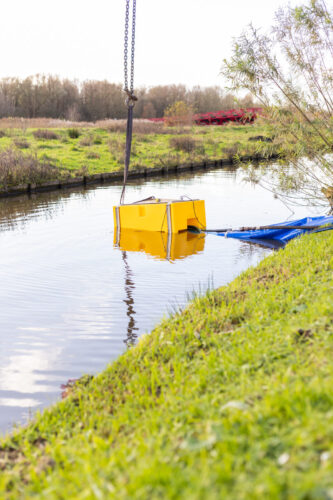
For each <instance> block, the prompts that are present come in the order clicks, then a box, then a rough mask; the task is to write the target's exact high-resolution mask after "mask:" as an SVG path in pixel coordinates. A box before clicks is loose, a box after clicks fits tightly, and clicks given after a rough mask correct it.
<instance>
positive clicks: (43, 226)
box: [0, 169, 313, 434]
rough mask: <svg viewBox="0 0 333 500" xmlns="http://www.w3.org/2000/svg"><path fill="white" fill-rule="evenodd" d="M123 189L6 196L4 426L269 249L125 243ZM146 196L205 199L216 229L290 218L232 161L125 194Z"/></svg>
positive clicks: (1, 337)
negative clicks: (117, 226)
mask: <svg viewBox="0 0 333 500" xmlns="http://www.w3.org/2000/svg"><path fill="white" fill-rule="evenodd" d="M119 195H120V186H115V185H112V186H99V187H94V188H91V189H82V190H81V189H78V190H76V191H71V192H66V191H63V192H60V191H58V192H53V193H41V194H37V195H34V196H32V197H30V198H29V197H28V196H22V197H18V198H12V199H3V200H0V284H1V286H0V434H1V433H2V434H3V433H5V432H6V431H9V430H10V429H11V428H12V426H13V425H14V424H15V423H25V422H27V420H28V419H29V418H31V417H32V416H33V414H34V412H35V411H36V410H38V409H42V408H43V407H45V406H47V405H50V404H52V403H53V402H54V401H56V400H58V399H59V398H60V397H61V385H62V384H66V382H67V381H68V379H75V378H78V377H80V376H82V375H83V374H86V373H90V374H94V373H97V372H99V371H101V370H103V368H105V367H106V366H107V364H108V363H110V362H112V360H114V359H115V358H116V357H117V356H119V355H120V354H121V353H122V352H124V350H125V349H127V346H128V345H130V344H132V343H133V342H135V340H136V339H137V338H138V337H139V336H140V335H141V334H142V333H144V332H148V331H150V330H151V329H152V328H153V327H154V325H156V324H157V323H158V322H159V321H160V320H161V318H162V317H163V316H165V315H168V314H170V313H171V312H172V311H173V310H175V308H179V307H183V306H184V305H185V304H186V301H187V298H188V294H191V293H193V292H195V291H197V292H198V291H199V292H201V293H202V292H203V291H204V290H206V289H207V288H208V287H209V286H214V287H217V286H221V285H225V284H226V283H228V282H230V281H231V280H232V279H233V278H235V277H236V276H237V275H238V274H239V273H240V272H242V271H243V270H245V269H247V268H248V267H249V266H253V265H255V264H257V263H258V261H259V260H260V259H262V258H263V257H264V256H265V255H268V254H269V252H270V250H267V249H264V248H261V247H258V246H253V245H249V244H247V243H244V242H241V241H235V240H231V239H225V238H222V237H218V236H214V235H208V236H206V237H202V235H200V236H193V235H187V234H184V235H181V236H180V237H179V238H178V239H175V240H173V241H169V242H167V241H166V240H165V238H162V236H161V234H158V235H150V236H149V235H146V236H145V237H141V238H140V237H137V235H133V234H125V235H124V236H123V237H122V239H121V241H120V242H119V244H120V248H119V246H118V247H117V246H115V240H114V232H113V217H112V206H113V205H114V204H117V203H118V201H119ZM151 195H155V196H157V197H167V198H170V197H171V198H179V197H180V196H182V195H186V196H189V197H191V198H202V199H204V200H205V201H206V215H207V226H208V227H209V228H219V227H220V228H221V227H222V228H223V227H230V226H233V227H237V226H242V225H249V226H251V225H260V224H266V223H274V222H280V221H283V220H285V219H287V218H288V217H289V216H290V212H289V211H288V209H287V208H286V206H285V205H283V204H282V203H281V202H280V201H279V200H277V199H274V197H273V195H272V194H271V193H269V192H268V191H265V190H263V189H261V188H260V187H258V186H251V185H249V184H248V183H245V182H244V181H243V175H242V173H241V171H239V170H237V169H219V170H216V169H215V170H211V171H206V172H200V173H190V174H183V175H179V176H169V177H164V178H158V179H156V178H155V179H151V180H146V181H138V180H136V181H135V182H134V181H133V182H132V183H130V184H129V186H128V188H127V191H126V201H127V202H130V201H136V200H138V199H142V198H145V197H148V196H151ZM309 213H311V212H309V209H305V208H298V209H297V210H296V212H295V214H293V217H295V218H298V217H300V216H305V215H308V214H309ZM312 213H313V212H312Z"/></svg>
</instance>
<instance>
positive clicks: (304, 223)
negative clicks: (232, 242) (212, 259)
mask: <svg viewBox="0 0 333 500" xmlns="http://www.w3.org/2000/svg"><path fill="white" fill-rule="evenodd" d="M327 225H328V226H327ZM279 226H283V227H282V228H279ZM287 226H297V227H300V229H295V228H290V229H288V227H287ZM313 226H315V227H313ZM317 226H318V229H317ZM320 226H323V227H320ZM325 226H327V227H325ZM306 227H309V229H306ZM275 228H276V229H275ZM302 228H304V229H302ZM328 229H333V215H332V216H322V217H305V218H303V219H298V220H293V221H287V222H279V223H278V224H272V225H270V229H254V230H251V231H239V230H237V229H236V230H230V231H224V232H219V231H218V230H217V231H216V232H215V234H217V235H218V236H224V237H226V238H236V239H238V240H245V241H248V242H249V243H258V244H262V245H264V246H267V247H272V248H278V247H281V246H284V245H285V244H286V243H287V242H288V241H290V240H292V239H293V238H296V237H297V236H300V235H302V234H304V233H311V232H320V231H326V230H328Z"/></svg>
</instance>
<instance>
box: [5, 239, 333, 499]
mask: <svg viewBox="0 0 333 500" xmlns="http://www.w3.org/2000/svg"><path fill="white" fill-rule="evenodd" d="M332 246H333V232H327V233H320V234H315V235H311V236H303V237H302V238H300V239H298V240H296V241H294V242H292V243H290V244H289V245H288V246H287V248H286V249H285V250H280V251H278V252H276V253H275V254H272V255H271V256H269V257H268V258H266V259H265V260H264V261H263V262H262V263H261V264H260V265H259V266H258V267H257V268H255V269H250V270H248V271H247V272H246V273H243V274H242V275H241V276H240V277H239V278H237V279H236V280H235V281H234V282H233V283H231V284H230V285H228V286H226V287H223V288H221V289H219V290H215V291H211V292H209V293H207V295H205V296H204V297H202V298H199V297H197V298H195V300H194V301H193V302H192V303H191V304H189V306H188V307H187V308H186V309H185V310H184V311H183V312H179V313H177V314H175V315H174V316H173V317H171V318H169V319H166V320H164V321H163V322H162V323H161V324H160V325H159V326H158V327H157V328H156V329H155V330H154V331H153V332H152V333H151V334H150V335H146V336H144V337H143V338H142V339H141V340H140V342H139V345H138V346H136V347H134V348H132V349H130V350H129V351H128V352H126V353H125V354H124V355H123V356H121V357H120V358H119V359H118V360H117V361H116V362H114V363H112V364H111V365H110V366H109V367H108V368H107V369H106V370H105V371H104V372H103V373H101V374H100V375H98V376H96V377H94V378H93V379H92V380H90V379H89V378H86V379H84V380H82V382H80V383H79V384H78V385H77V386H76V387H71V388H70V390H69V393H70V396H69V397H68V398H67V399H66V400H64V401H63V402H61V403H58V404H56V405H55V406H53V407H52V408H50V409H48V410H46V411H45V412H44V414H43V415H42V416H37V417H36V418H35V420H34V421H33V422H31V423H30V424H29V425H28V426H27V428H23V429H18V430H17V431H16V432H15V433H14V434H13V435H12V436H8V437H7V438H5V439H4V440H3V441H2V442H1V443H0V469H1V474H0V496H1V497H2V498H4V499H8V500H9V499H16V498H25V499H30V498H37V497H38V498H40V499H56V498H78V499H79V498H82V499H83V498H88V499H94V498H100V499H109V498H112V499H113V498H114V499H117V500H121V499H128V498H131V499H144V500H145V499H147V498H165V499H166V498H167V499H178V498H186V499H189V500H199V499H203V498H205V499H207V500H217V499H220V498H228V499H230V500H233V499H235V500H248V499H249V498H251V499H262V498H269V499H272V500H275V499H276V500H278V499H282V498H290V499H295V500H297V499H299V500H301V499H302V500H304V499H309V500H317V499H318V500H321V499H322V500H324V499H329V498H330V496H331V492H332V488H333V476H332V464H333V413H332V405H333V365H332V362H331V359H332V355H333V322H332V317H333V295H332V290H333V286H332V285H333V273H332V270H333V257H332V255H333V253H332Z"/></svg>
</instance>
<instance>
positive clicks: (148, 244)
mask: <svg viewBox="0 0 333 500" xmlns="http://www.w3.org/2000/svg"><path fill="white" fill-rule="evenodd" d="M114 244H115V245H117V246H118V247H119V248H120V249H121V250H125V251H128V252H145V253H147V254H149V255H152V256H153V257H156V258H158V259H168V260H177V259H184V258H186V257H188V256H189V255H193V254H196V253H198V252H202V251H203V249H204V246H205V237H204V236H203V235H202V234H192V233H188V232H187V231H186V232H183V233H178V234H175V233H173V234H169V235H168V234H167V233H161V232H157V231H156V232H153V231H135V230H133V229H123V230H121V232H120V236H119V241H118V242H117V234H116V233H115V235H114Z"/></svg>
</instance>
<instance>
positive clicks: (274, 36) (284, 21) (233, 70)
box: [222, 0, 333, 205]
mask: <svg viewBox="0 0 333 500" xmlns="http://www.w3.org/2000/svg"><path fill="white" fill-rule="evenodd" d="M332 56H333V14H332V12H331V11H329V9H328V7H327V5H326V3H325V0H311V1H309V2H308V3H307V4H305V5H300V6H298V7H295V8H291V7H285V8H282V9H280V10H279V11H278V12H277V13H276V17H275V25H274V26H273V28H272V29H271V31H270V32H269V33H266V34H265V33H262V32H261V30H258V29H256V28H254V27H253V26H252V25H251V26H250V27H249V28H248V29H247V31H245V32H244V33H243V34H242V36H241V37H239V38H238V39H237V40H235V42H234V44H233V55H232V57H231V59H230V60H228V61H224V65H223V68H222V74H223V75H224V76H226V78H227V79H228V81H229V84H230V88H231V90H232V91H236V92H237V91H239V90H244V89H246V90H248V91H249V92H250V93H251V94H252V95H254V96H255V97H256V99H258V100H259V101H260V102H261V103H262V105H263V106H265V108H266V113H265V116H266V120H267V123H268V124H270V125H271V129H272V133H273V134H274V137H275V139H274V140H275V146H276V147H280V152H281V155H283V156H284V157H285V159H286V160H288V162H289V165H292V168H284V169H281V165H278V166H277V168H276V176H275V181H276V182H274V184H272V185H271V187H272V188H273V189H274V191H275V192H276V193H277V194H280V195H282V194H283V195H285V194H286V193H287V195H288V197H289V199H290V200H293V201H295V202H296V201H297V202H300V196H299V194H296V192H297V193H301V195H302V196H301V198H302V201H305V202H307V203H310V204H318V205H321V204H323V205H327V198H329V199H330V198H331V197H332V196H333V188H332V186H333V157H332V148H333V127H332V123H333V122H332V116H333V66H332V61H333V57H332ZM262 147H263V148H264V147H266V148H267V147H271V146H270V145H268V146H267V145H266V146H265V145H264V144H263V145H262ZM250 177H251V178H252V180H253V179H254V180H256V181H260V182H262V183H267V179H266V177H265V175H264V172H263V171H261V172H259V171H258V170H257V171H255V170H252V175H251V176H250ZM332 201H333V200H332Z"/></svg>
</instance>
